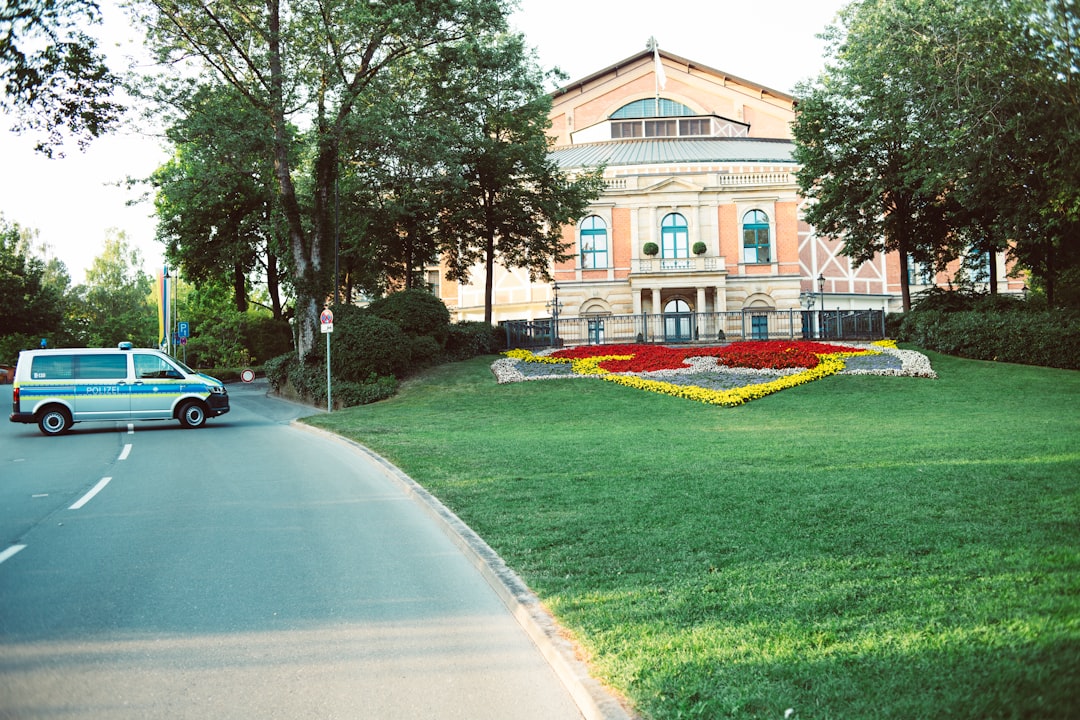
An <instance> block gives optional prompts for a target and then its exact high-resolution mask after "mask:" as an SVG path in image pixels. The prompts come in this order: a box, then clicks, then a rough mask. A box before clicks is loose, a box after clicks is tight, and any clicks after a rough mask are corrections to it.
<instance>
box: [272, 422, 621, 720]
mask: <svg viewBox="0 0 1080 720" xmlns="http://www.w3.org/2000/svg"><path fill="white" fill-rule="evenodd" d="M292 425H293V426H294V427H296V428H298V429H301V430H304V431H307V432H311V433H314V434H316V435H321V436H323V437H326V438H329V439H331V440H334V441H337V442H340V443H343V444H345V445H349V446H351V447H352V448H353V449H355V450H356V451H358V452H360V453H361V454H363V455H365V456H366V457H367V458H369V459H370V460H372V461H373V462H374V463H375V464H376V465H377V466H378V467H379V468H380V469H381V470H382V471H383V473H384V474H385V475H386V476H387V477H388V478H390V479H391V480H393V481H394V482H396V483H397V484H398V485H400V486H401V487H402V489H404V490H405V492H406V493H408V494H409V495H410V496H411V497H413V498H414V499H415V500H416V501H418V502H419V504H420V506H421V507H422V508H423V509H424V511H425V512H427V514H428V515H429V516H431V517H432V518H433V519H434V520H435V521H436V522H437V523H438V525H439V527H440V529H441V530H442V531H443V532H444V533H445V534H446V536H447V537H449V538H450V540H451V541H453V542H454V544H455V545H457V546H458V547H459V548H460V549H461V550H462V552H464V553H465V556H466V557H467V558H468V559H469V561H470V562H471V563H472V564H473V566H474V567H476V568H477V569H478V570H479V571H480V574H481V575H483V577H484V579H485V580H487V582H488V584H489V585H490V586H491V587H492V588H493V589H494V590H495V592H496V594H497V595H498V596H499V598H500V599H501V600H502V601H503V604H505V605H506V607H507V608H508V609H509V610H510V612H511V613H512V614H513V616H514V618H515V619H516V620H517V621H518V624H519V625H521V627H522V628H523V629H524V630H525V632H526V633H527V634H528V635H529V637H530V639H532V641H533V643H534V644H535V645H536V647H537V648H538V649H539V650H540V652H541V654H542V655H543V656H544V659H546V660H547V662H548V664H549V665H550V666H551V669H552V670H553V671H554V672H555V675H556V676H557V677H558V678H559V680H560V682H562V684H563V686H564V687H566V689H567V692H569V693H570V696H571V697H572V698H573V700H574V702H575V703H576V704H577V706H578V709H579V710H580V711H581V714H582V716H583V717H584V718H585V720H635V717H636V716H634V715H632V714H630V713H629V712H628V711H627V710H626V709H625V708H624V707H623V706H622V704H621V703H619V701H618V700H617V699H616V698H615V697H614V696H613V695H612V694H611V693H610V692H609V691H608V690H607V689H605V688H604V687H603V686H602V685H601V684H600V683H599V682H597V681H596V680H595V679H593V677H592V676H591V675H589V671H588V668H587V667H586V666H585V663H584V662H582V661H581V660H580V659H578V657H577V654H576V653H575V651H574V647H573V645H572V644H571V643H570V642H569V641H568V640H566V638H565V637H564V636H563V634H562V633H561V632H560V628H559V625H558V623H557V622H555V618H553V617H552V616H551V614H550V613H549V612H547V610H545V609H544V607H543V605H542V604H541V603H540V599H539V598H538V597H536V595H535V594H534V593H533V592H532V591H531V590H530V589H529V588H528V586H527V585H526V584H525V583H524V581H522V579H521V578H520V577H518V575H517V573H515V572H514V571H513V570H511V569H510V568H509V567H508V566H507V564H506V563H505V562H503V559H502V558H501V557H499V555H498V554H497V553H496V552H495V551H494V550H492V549H491V546H489V545H488V544H487V543H486V542H484V540H483V539H482V538H481V537H480V536H479V535H477V534H476V533H475V532H473V530H472V528H470V527H469V526H468V525H466V524H465V523H464V522H462V521H461V518H459V517H458V516H457V515H455V514H454V513H453V512H451V511H450V509H449V508H447V507H446V506H445V505H443V504H442V503H441V502H440V501H439V500H438V498H436V497H435V496H434V495H432V494H431V493H429V492H428V491H427V490H425V489H424V488H423V487H422V486H421V485H420V484H419V483H417V482H416V481H415V480H413V479H412V478H411V477H409V476H408V475H406V474H405V473H404V472H402V471H401V470H400V469H399V468H398V467H397V466H395V465H394V464H393V463H391V462H390V461H389V460H387V459H386V458H384V457H382V456H381V455H379V454H378V453H376V452H374V451H372V450H371V449H370V448H368V447H365V446H364V445H362V444H360V443H358V442H356V441H354V440H350V439H348V438H346V437H342V436H341V435H337V434H335V433H332V432H329V431H326V430H323V429H321V428H316V427H313V426H311V425H307V424H305V423H302V422H299V421H296V420H294V421H293V422H292Z"/></svg>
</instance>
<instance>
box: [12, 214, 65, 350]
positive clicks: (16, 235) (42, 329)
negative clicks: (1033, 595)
mask: <svg viewBox="0 0 1080 720" xmlns="http://www.w3.org/2000/svg"><path fill="white" fill-rule="evenodd" d="M31 237H32V233H30V232H29V231H27V230H25V229H23V228H21V227H19V225H18V224H15V223H9V222H8V221H7V220H5V219H4V217H3V216H2V215H0V308H3V312H0V337H6V336H13V335H22V336H25V335H30V334H40V335H55V333H56V332H57V331H58V330H59V329H60V327H61V324H62V322H63V317H64V293H63V287H62V286H61V285H59V283H57V282H56V281H55V279H54V280H52V281H51V280H50V268H49V266H48V265H47V264H46V263H45V261H44V260H42V259H41V258H39V257H36V256H35V255H34V254H33V252H32V250H31V247H30V240H31ZM61 267H62V266H61ZM57 269H58V268H55V267H54V268H53V270H52V272H53V274H54V275H55V273H56V271H57ZM63 280H64V281H66V280H67V278H66V276H64V277H63Z"/></svg>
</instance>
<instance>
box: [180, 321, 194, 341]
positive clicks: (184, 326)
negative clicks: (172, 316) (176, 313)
mask: <svg viewBox="0 0 1080 720" xmlns="http://www.w3.org/2000/svg"><path fill="white" fill-rule="evenodd" d="M176 334H177V336H178V337H181V338H187V337H191V336H190V335H189V334H188V324H187V323H186V322H178V323H176Z"/></svg>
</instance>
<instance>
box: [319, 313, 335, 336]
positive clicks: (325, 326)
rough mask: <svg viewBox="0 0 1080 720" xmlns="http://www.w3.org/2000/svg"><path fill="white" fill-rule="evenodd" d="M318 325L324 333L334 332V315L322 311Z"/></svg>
mask: <svg viewBox="0 0 1080 720" xmlns="http://www.w3.org/2000/svg"><path fill="white" fill-rule="evenodd" d="M319 325H320V326H321V328H320V329H321V330H322V331H323V332H324V333H332V332H334V313H332V312H330V311H329V310H323V311H322V315H319Z"/></svg>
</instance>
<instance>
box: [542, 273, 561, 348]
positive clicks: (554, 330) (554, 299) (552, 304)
mask: <svg viewBox="0 0 1080 720" xmlns="http://www.w3.org/2000/svg"><path fill="white" fill-rule="evenodd" d="M551 293H552V295H551V299H550V300H548V301H547V302H546V303H545V304H544V307H546V308H547V309H548V310H549V311H550V312H551V344H552V345H554V346H555V347H559V311H560V310H562V303H561V302H559V283H555V284H553V285H552V286H551Z"/></svg>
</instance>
